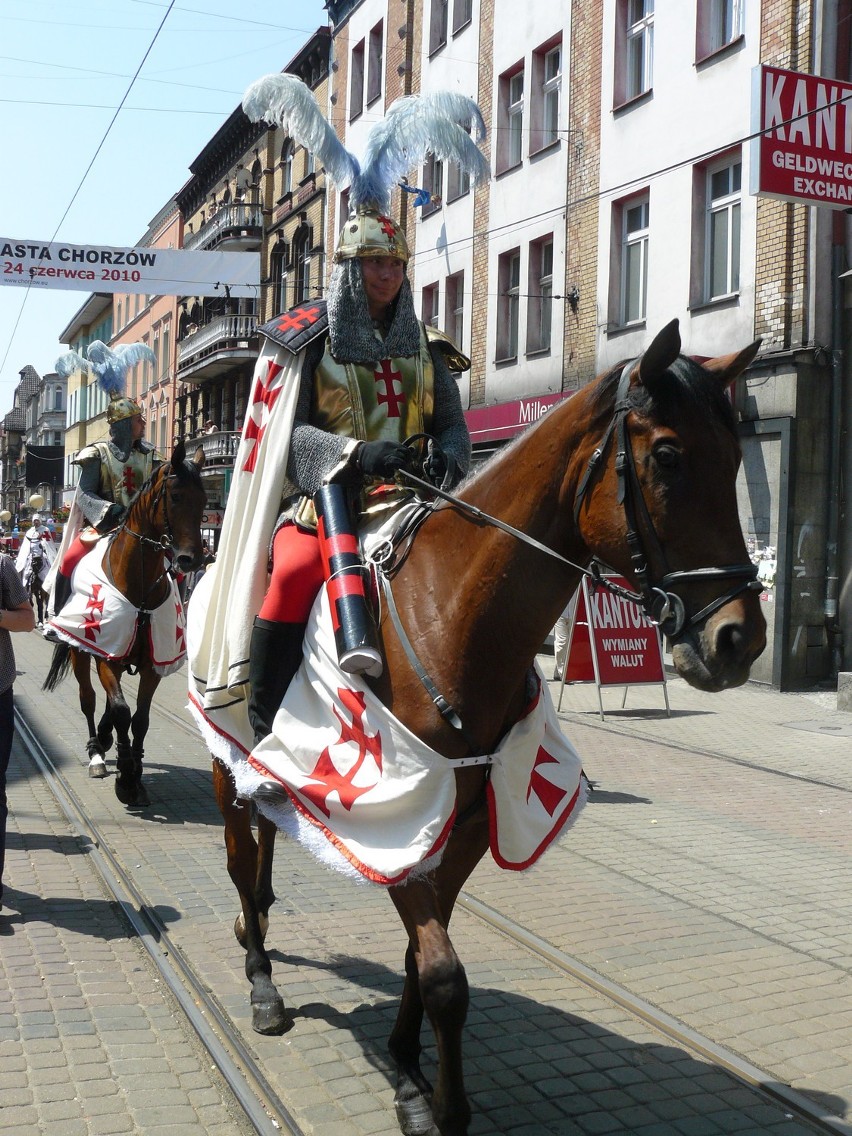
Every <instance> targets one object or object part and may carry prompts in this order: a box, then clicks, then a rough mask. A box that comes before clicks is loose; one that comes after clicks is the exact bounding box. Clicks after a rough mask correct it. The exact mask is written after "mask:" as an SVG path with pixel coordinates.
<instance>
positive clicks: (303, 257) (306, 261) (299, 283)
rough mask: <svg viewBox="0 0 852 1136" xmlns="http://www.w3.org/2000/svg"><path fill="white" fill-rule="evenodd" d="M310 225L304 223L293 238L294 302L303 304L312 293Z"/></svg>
mask: <svg viewBox="0 0 852 1136" xmlns="http://www.w3.org/2000/svg"><path fill="white" fill-rule="evenodd" d="M312 235H313V234H312V230H311V227H310V226H309V225H303V226H302V227H301V228H300V229H298V231H297V232H296V236H295V237H294V238H293V270H294V273H295V295H294V296H293V303H294V304H301V303H303V302H304V301H305V300H307V299H308V298H309V297H310V294H311V238H312Z"/></svg>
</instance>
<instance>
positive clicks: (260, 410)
mask: <svg viewBox="0 0 852 1136" xmlns="http://www.w3.org/2000/svg"><path fill="white" fill-rule="evenodd" d="M282 370H283V368H282V367H281V366H280V365H279V364H278V363H275V362H274V361H273V360H272V359H267V360H266V375H265V376H261V375H258V376H257V380H256V382H255V384H254V393H253V394H252V397H251V412H250V416H249V420H248V422H247V423H246V433H245V440H246V441H247V442H248V441H249V440H252V441H254V443H255V444H254V445H253V446H252V449H251V453H250V454H249V456H248V457H247V458H246V463H245V465H244V466H243V471H244V472H245V473H254V470H255V466H256V465H257V454H258V450H259V449H260V443H261V441H262V439H263V435H264V433H265V431H266V427H267V425H268V423H269V416H270V414H271V413H272V408H273V406H274V405H275V403H276V402H277V400H278V396H279V395H280V394H281V387H280V385H279V386H277V387H275V388H274V389H273V386H272V384H273V383H274V382H275V380H276V379H277V378H278V375H279V374H280V373H281V371H282Z"/></svg>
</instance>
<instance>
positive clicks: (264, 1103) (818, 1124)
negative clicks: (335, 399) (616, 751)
mask: <svg viewBox="0 0 852 1136" xmlns="http://www.w3.org/2000/svg"><path fill="white" fill-rule="evenodd" d="M153 715H158V716H159V717H160V718H161V719H163V720H164V721H167V722H168V723H169V725H170V726H171V727H176V728H177V729H178V730H180V732H181V733H182V734H185V735H186V736H187V737H190V738H192V739H193V740H196V741H197V737H198V736H197V733H196V731H195V730H194V729H193V727H192V725H191V724H190V723H189V722H188V721H187V720H186V719H185V718H183V717H181V716H180V715H179V714H176V713H174V712H173V711H171V710H170V709H168V708H167V707H163V706H157V705H155V706H154V707H153V708H152V716H153ZM17 725H18V728H19V733H20V736H21V738H22V740H23V742H24V744H25V746H26V749H27V751H28V753H29V754H30V756H31V758H32V760H33V761H34V762H35V764H36V765H37V766H38V768H39V770H40V772H41V773H42V775H43V777H44V778H45V781H46V783H47V784H48V785H49V786H50V788H51V791H52V792H53V793H54V795H55V797H56V799H57V801H58V802H59V805H60V807H61V808H62V810H63V812H64V814H65V816H66V818H67V819H68V822H69V824H70V825H71V826H72V828H73V829H74V830H75V832H76V833H77V835H78V836H79V838H80V839H81V841H82V842H83V843H84V844H85V845H86V848H87V851H88V853H89V855H90V857H91V860H92V863H93V865H94V866H95V868H96V870H97V871H98V873H99V874H100V875H101V877H102V879H103V880H104V882H105V884H106V886H107V887H108V888H109V890H110V891H111V892H112V894H113V895H114V897H115V899H116V902H117V903H118V904H119V905H120V907H121V910H122V911H123V913H124V915H125V917H126V919H127V921H128V922H129V923H130V925H131V926H132V928H133V931H134V933H135V934H136V935H137V936H138V937H139V939H140V940H141V942H142V943H143V945H144V946H145V948H146V950H147V952H148V955H149V957H150V958H151V961H152V963H153V964H154V966H155V967H156V968H157V970H158V971H159V973H160V975H161V976H162V978H163V980H164V981H165V982H166V983H167V984H168V987H169V989H170V990H171V992H172V994H173V995H174V997H175V999H176V1001H177V1002H178V1004H179V1005H180V1007H181V1010H182V1011H183V1013H184V1014H185V1015H186V1018H187V1020H188V1022H189V1023H190V1025H191V1026H192V1028H193V1030H194V1031H195V1033H196V1034H197V1036H198V1038H199V1040H200V1041H201V1043H202V1044H203V1045H204V1046H205V1048H206V1049H207V1051H208V1052H209V1054H210V1056H211V1059H212V1060H213V1061H214V1062H215V1063H216V1065H217V1066H218V1068H219V1069H220V1071H221V1072H222V1075H223V1076H224V1078H225V1080H226V1081H227V1083H228V1085H229V1087H230V1088H231V1090H232V1092H233V1094H234V1096H235V1098H236V1099H237V1101H238V1103H239V1105H240V1107H241V1108H242V1109H243V1111H244V1113H245V1116H246V1118H247V1119H248V1121H249V1122H250V1123H251V1124H252V1125H253V1127H254V1129H255V1131H256V1132H257V1133H258V1134H260V1136H267V1134H270V1133H273V1132H282V1131H283V1132H285V1133H289V1134H291V1136H305V1130H304V1129H303V1128H301V1127H300V1125H299V1123H298V1122H297V1120H296V1119H295V1118H294V1117H293V1116H292V1114H291V1113H290V1111H289V1110H288V1108H287V1107H286V1105H285V1104H284V1102H283V1101H282V1100H281V1099H280V1097H279V1096H278V1095H277V1094H276V1092H275V1091H274V1089H273V1088H272V1087H271V1085H270V1084H269V1082H268V1080H267V1079H266V1077H265V1075H264V1072H263V1069H262V1068H261V1067H260V1065H259V1064H258V1062H257V1061H255V1059H254V1058H253V1057H252V1055H251V1053H250V1052H249V1051H248V1049H247V1047H246V1045H245V1043H244V1041H243V1040H242V1038H241V1036H240V1033H239V1030H238V1029H237V1028H236V1027H235V1026H234V1025H233V1024H232V1023H231V1021H230V1019H229V1017H228V1015H227V1013H226V1012H225V1011H224V1010H223V1009H222V1007H221V1006H220V1005H219V1003H218V1002H217V1001H216V999H215V997H213V996H212V995H211V993H210V991H209V989H208V987H207V985H206V983H205V982H204V981H203V980H202V979H201V978H200V977H199V976H198V975H197V974H196V972H195V971H194V970H193V967H192V965H191V964H190V962H189V961H188V959H187V958H186V957H185V956H184V954H183V953H182V952H181V951H180V950H179V949H178V948H177V947H176V946H175V944H174V943H173V942H172V941H171V940H170V938H169V935H168V932H167V930H166V928H165V926H164V924H163V922H162V921H161V920H160V919H159V918H158V917H157V915H156V913H155V912H154V910H153V909H152V907H151V905H150V904H149V903H148V901H147V899H146V897H145V896H144V895H143V894H142V893H141V891H140V890H139V889H138V888H137V886H136V885H135V884H134V882H133V881H132V880H131V879H130V878H129V876H128V874H127V873H126V872H125V871H124V870H123V868H122V866H121V863H120V861H119V859H118V857H117V856H116V855H115V854H114V853H113V850H112V849H110V848H109V846H108V842H107V841H106V840H105V839H104V837H103V834H102V833H101V832H99V831H98V828H97V826H96V825H95V824H94V823H93V822H92V820H91V819H90V818H89V817H87V815H86V812H85V809H84V807H83V805H82V802H81V801H80V799H79V797H78V796H77V794H76V793H75V792H74V790H73V788H72V787H71V786H70V785H69V784H68V781H67V780H66V778H65V777H64V776H63V775H62V773H61V772H59V771H58V770H57V769H56V767H55V765H54V763H53V762H52V761H51V759H50V757H49V756H48V754H47V753H46V752H45V750H44V748H43V747H42V745H41V743H40V742H39V739H38V737H37V736H36V734H35V733H34V732H33V730H32V729H31V728H30V726H29V724H28V723H27V721H26V719H25V718H24V717H23V716H22V715H21V714H18V716H17ZM614 732H616V733H618V732H620V731H618V730H616V731H614ZM708 756H718V755H712V754H711V755H708ZM767 772H772V771H770V770H767ZM458 906H459V907H460V908H461V909H463V910H465V911H466V912H467V913H468V914H469V915H470V916H472V917H474V918H475V919H477V920H479V921H481V922H482V923H483V924H486V925H488V926H489V927H491V928H493V929H494V930H496V931H497V932H499V934H500V935H501V936H503V937H504V938H507V939H509V940H510V941H511V943H512V944H513V945H514V946H516V947H517V948H518V949H519V950H522V951H524V952H526V953H527V954H528V955H530V956H535V957H537V958H538V959H541V960H544V961H545V962H546V963H547V965H548V966H549V967H550V968H552V969H553V970H555V971H556V972H557V973H559V974H561V975H562V976H564V977H565V978H566V979H570V980H571V981H573V982H576V983H580V984H581V985H583V986H585V987H587V988H588V989H590V990H594V991H595V992H596V993H598V994H600V995H602V996H603V997H605V998H606V999H608V1000H609V1001H611V1002H613V1003H615V1004H617V1005H618V1006H620V1007H621V1008H622V1009H623V1010H625V1011H626V1012H627V1013H628V1014H629V1015H631V1016H633V1017H634V1018H636V1019H638V1020H640V1021H641V1022H643V1023H644V1024H645V1025H647V1026H649V1027H651V1028H652V1029H653V1030H655V1031H656V1032H658V1033H659V1034H661V1035H663V1036H664V1037H666V1038H668V1039H670V1040H671V1041H673V1042H675V1043H676V1044H677V1045H678V1046H680V1047H681V1048H682V1049H684V1050H685V1051H687V1052H688V1053H691V1054H693V1055H694V1056H696V1057H697V1058H700V1059H702V1060H705V1061H710V1062H712V1063H713V1064H715V1065H716V1066H718V1067H720V1068H722V1069H724V1070H726V1071H727V1072H728V1073H729V1074H730V1075H731V1076H732V1077H734V1078H736V1080H737V1081H739V1082H741V1083H743V1084H744V1085H747V1086H748V1087H749V1088H751V1089H753V1090H755V1091H756V1092H757V1093H759V1094H761V1095H762V1096H764V1097H765V1098H766V1099H767V1100H769V1101H771V1102H772V1103H774V1104H775V1105H780V1106H781V1107H782V1108H783V1109H784V1110H785V1112H786V1113H787V1114H789V1116H790V1117H791V1118H792V1117H795V1118H797V1119H799V1120H800V1121H803V1122H805V1123H807V1124H810V1125H812V1126H813V1128H814V1129H815V1130H816V1131H820V1132H825V1133H828V1134H830V1136H852V1124H850V1123H849V1122H847V1121H846V1120H844V1119H843V1118H841V1117H838V1116H836V1115H833V1114H831V1113H829V1112H828V1111H827V1110H825V1109H824V1108H822V1107H820V1105H819V1104H818V1103H817V1102H816V1101H814V1100H811V1099H810V1098H809V1097H805V1096H803V1095H802V1094H800V1093H798V1092H796V1091H795V1090H793V1089H792V1088H788V1086H786V1085H783V1084H781V1083H779V1081H778V1080H777V1079H776V1078H773V1077H772V1076H770V1075H769V1074H767V1073H766V1072H765V1071H764V1070H762V1069H760V1068H758V1067H757V1066H755V1065H753V1064H752V1063H750V1062H749V1061H747V1060H746V1059H744V1058H743V1057H742V1056H741V1055H739V1054H737V1053H735V1052H733V1051H731V1050H729V1049H726V1048H725V1047H723V1046H720V1045H718V1044H716V1043H715V1042H714V1041H713V1040H712V1039H710V1038H708V1037H706V1036H704V1035H702V1034H701V1033H700V1032H698V1031H696V1030H693V1029H691V1028H689V1027H687V1026H686V1025H684V1024H683V1023H682V1022H680V1021H679V1020H678V1019H676V1018H674V1017H672V1016H671V1015H669V1014H666V1013H665V1012H663V1011H661V1010H660V1009H659V1008H657V1007H655V1006H654V1005H652V1004H651V1003H649V1002H647V1001H645V1000H643V999H641V998H638V997H637V996H636V995H634V994H633V993H632V992H631V991H630V990H628V989H627V988H625V987H623V986H620V985H619V984H617V983H615V982H612V981H611V980H609V979H607V978H605V977H604V976H602V975H601V974H599V973H598V972H596V971H594V970H593V969H592V968H590V967H588V966H586V965H585V964H584V963H583V962H582V961H581V960H579V959H577V958H575V957H572V956H571V955H569V954H567V953H566V952H564V951H562V950H560V949H559V948H557V947H555V946H554V945H553V944H552V943H549V942H548V941H547V940H546V939H544V938H542V937H540V936H538V935H536V934H535V933H533V932H532V931H530V930H529V929H527V928H525V927H524V926H523V925H522V924H520V923H518V922H517V921H516V920H514V919H512V918H510V917H508V916H506V915H504V914H503V913H502V912H499V911H497V910H495V909H494V908H493V907H491V906H489V905H488V904H485V903H483V902H482V901H481V900H479V899H477V898H476V897H475V896H474V895H472V894H471V893H469V892H463V893H462V894H461V895H460V896H459V899H458ZM235 949H238V948H236V946H235Z"/></svg>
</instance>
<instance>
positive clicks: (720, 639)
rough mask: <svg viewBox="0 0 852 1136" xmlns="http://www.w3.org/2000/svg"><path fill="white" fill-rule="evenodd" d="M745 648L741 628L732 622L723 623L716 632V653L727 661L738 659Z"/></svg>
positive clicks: (740, 625)
mask: <svg viewBox="0 0 852 1136" xmlns="http://www.w3.org/2000/svg"><path fill="white" fill-rule="evenodd" d="M745 648H746V636H745V634H744V631H743V626H742V624H740V623H736V622H734V621H733V620H732V621H731V622H730V623H723V624H722V626H721V627H720V628H719V629H718V631H717V632H716V651H717V653H718V654H719V655H721V656H724V657H725V658H727V659H739V658H741V657H742V655H743V652H744V650H745Z"/></svg>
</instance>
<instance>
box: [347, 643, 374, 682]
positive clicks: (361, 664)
mask: <svg viewBox="0 0 852 1136" xmlns="http://www.w3.org/2000/svg"><path fill="white" fill-rule="evenodd" d="M338 662H339V663H340V669H341V670H342V671H345V672H346V674H365V675H370V676H371V677H372V678H378V677H379V675H380V674H381V673H382V671H383V670H384V669H385V664H384V660H383V659H382V656H381V652H379V651H377V650H376V648H375V647H366V646H362V647H353V648H352V650H351V651H345V652H344V653H343V654H342V655H341V656H340V659H339V660H338Z"/></svg>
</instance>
